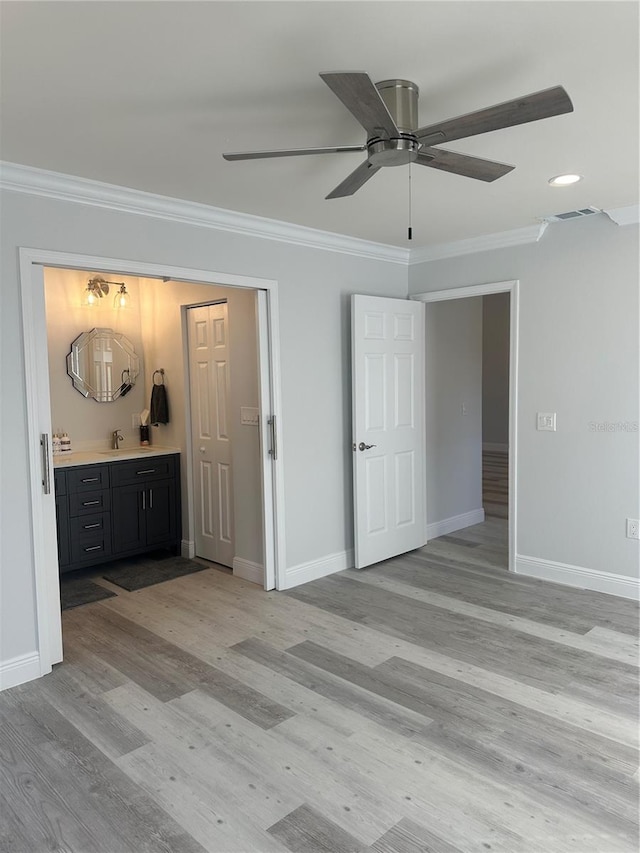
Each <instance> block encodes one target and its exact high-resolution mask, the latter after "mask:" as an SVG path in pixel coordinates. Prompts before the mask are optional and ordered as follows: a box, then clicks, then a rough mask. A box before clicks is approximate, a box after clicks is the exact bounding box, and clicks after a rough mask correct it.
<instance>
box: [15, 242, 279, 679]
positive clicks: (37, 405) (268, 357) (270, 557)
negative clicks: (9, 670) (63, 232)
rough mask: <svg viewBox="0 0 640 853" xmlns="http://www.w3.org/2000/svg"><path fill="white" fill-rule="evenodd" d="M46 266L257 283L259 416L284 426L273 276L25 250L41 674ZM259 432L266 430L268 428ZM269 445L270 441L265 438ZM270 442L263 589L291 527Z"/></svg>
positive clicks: (48, 511)
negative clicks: (286, 521) (287, 527)
mask: <svg viewBox="0 0 640 853" xmlns="http://www.w3.org/2000/svg"><path fill="white" fill-rule="evenodd" d="M44 267H59V268H62V269H79V270H91V271H92V272H104V273H120V274H122V275H133V276H136V275H138V276H142V277H147V278H163V277H168V278H173V279H178V280H180V281H186V282H192V283H194V284H202V285H209V284H213V285H218V286H225V285H226V286H230V287H243V288H251V289H253V290H257V291H258V352H259V372H260V414H261V419H262V418H263V417H264V418H266V417H271V416H275V417H276V420H277V423H278V425H280V424H281V422H282V420H281V413H282V408H281V406H282V403H281V399H282V398H281V390H280V337H279V311H278V282H277V281H275V280H272V279H263V278H256V277H253V276H245V275H231V274H229V273H223V272H215V271H212V270H198V269H189V268H187V267H175V266H169V265H166V264H158V263H145V262H140V261H132V260H121V259H116V258H104V257H98V256H93V255H80V254H76V253H70V252H55V251H50V250H48V249H31V248H20V249H19V273H20V290H21V299H22V333H23V352H24V362H25V384H26V395H27V446H28V453H29V487H30V497H31V523H32V543H31V544H32V548H33V564H34V588H35V599H36V624H37V634H38V654H39V660H40V674H41V675H46V674H47V673H48V672H51V667H52V665H53V664H54V663H58V662H59V661H61V660H62V622H61V614H60V576H59V570H58V556H57V548H56V527H55V495H54V488H53V460H52V457H51V453H49V454H48V459H47V462H46V468H47V470H46V473H47V474H48V476H49V481H50V483H51V490H50V494H47V495H45V494H44V491H43V478H44V474H45V471H44V465H43V457H42V452H41V447H40V438H41V435H42V434H46V435H47V436H49V438H50V436H51V402H50V389H49V370H48V345H47V326H46V311H45V297H44ZM261 432H265V430H262V431H261ZM263 444H264V445H267V444H268V442H267V441H264V442H263ZM270 449H271V448H270V447H267V446H264V447H263V452H262V454H261V458H262V472H263V498H264V500H263V504H264V508H263V512H264V536H265V542H264V572H265V587H266V588H273V587H274V586H275V588H276V589H284V588H285V587H286V583H285V567H286V560H285V527H284V476H283V465H282V455H283V453H282V445H280V447H278V463H277V464H274V462H273V459H272V456H271V455H270V453H269V450H270Z"/></svg>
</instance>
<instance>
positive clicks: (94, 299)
mask: <svg viewBox="0 0 640 853" xmlns="http://www.w3.org/2000/svg"><path fill="white" fill-rule="evenodd" d="M108 293H109V282H107V281H105V280H104V279H103V278H100V276H98V275H97V276H95V277H94V278H90V279H89V281H88V282H87V289H86V290H85V292H84V298H85V302H86V304H87V305H97V304H98V302H99V300H100V299H102V298H103V297H105V296H107V295H108Z"/></svg>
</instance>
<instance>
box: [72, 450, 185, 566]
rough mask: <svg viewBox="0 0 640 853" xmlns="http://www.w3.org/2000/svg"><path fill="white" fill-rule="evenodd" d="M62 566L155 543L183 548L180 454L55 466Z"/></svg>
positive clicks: (93, 562)
mask: <svg viewBox="0 0 640 853" xmlns="http://www.w3.org/2000/svg"><path fill="white" fill-rule="evenodd" d="M55 475H56V509H57V519H58V561H59V565H60V571H61V572H68V571H73V570H74V569H78V568H82V567H83V566H91V565H96V564H98V563H102V562H105V561H107V560H111V559H114V558H116V557H127V556H133V555H135V554H141V553H144V552H145V551H149V550H152V549H155V548H171V549H175V550H176V552H177V553H179V550H180V538H181V524H180V457H179V456H178V455H177V454H176V455H171V456H169V455H166V456H145V457H143V458H142V459H135V460H127V461H126V462H125V461H122V462H111V463H108V464H105V465H83V466H78V467H77V468H69V469H67V470H65V471H62V470H60V471H56V472H55Z"/></svg>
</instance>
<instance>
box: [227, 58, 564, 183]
mask: <svg viewBox="0 0 640 853" xmlns="http://www.w3.org/2000/svg"><path fill="white" fill-rule="evenodd" d="M320 77H322V79H323V80H324V82H325V83H326V84H327V86H329V88H330V89H331V90H332V91H333V92H334V94H336V95H337V96H338V97H339V98H340V100H341V101H342V103H343V104H344V105H345V107H346V108H347V109H348V110H349V111H350V112H351V113H352V114H353V115H354V116H355V118H356V119H357V120H358V121H359V122H360V124H361V125H362V126H363V127H364V129H365V130H366V131H367V141H366V143H365V144H364V145H338V146H335V147H330V148H288V149H283V150H279V151H246V152H237V153H233V154H223V155H222V156H223V157H224V159H225V160H258V159H262V158H267V157H297V156H300V155H303V154H340V153H342V152H344V151H366V152H367V159H366V160H365V161H364V162H363V163H361V164H360V165H359V166H358V168H357V169H355V171H353V172H352V173H351V174H350V175H349V176H348V177H347V178H345V180H344V181H342V183H340V184H338V186H337V187H336V188H335V189H334V190H332V192H330V193H329V195H328V196H326V197H327V198H342V197H344V196H348V195H353V193H355V192H356V190H359V189H360V187H361V186H363V184H365V183H366V181H368V180H369V178H372V177H373V175H375V173H376V172H377V171H378V170H379V169H380V168H382V167H383V166H401V165H403V164H405V163H412V162H413V163H418V165H420V166H429V167H430V168H432V169H440V170H442V171H444V172H453V173H454V174H456V175H463V176H464V177H467V178H476V179H477V180H479V181H495V180H496V179H497V178H501V177H502V176H503V175H506V174H507V173H508V172H511V171H512V170H513V169H514V168H515V166H508V165H507V164H505V163H494V162H493V161H492V160H483V159H481V158H480V157H471V156H469V155H468V154H459V153H457V152H455V151H448V150H446V149H443V148H434V147H433V146H435V145H440V144H442V143H445V142H451V141H452V140H454V139H465V138H466V137H467V136H475V135H476V134H479V133H488V132H489V131H491V130H499V129H500V128H503V127H513V126H514V125H517V124H526V123H527V122H530V121H538V119H542V118H549V117H550V116H555V115H562V114H563V113H570V112H572V111H573V104H572V103H571V99H570V98H569V96H568V95H567V93H566V92H565V90H564V89H563V88H562V86H554V87H552V88H551V89H543V90H542V91H540V92H534V93H533V94H531V95H525V96H524V97H522V98H515V99H514V100H512V101H505V102H504V103H503V104H496V105H495V106H493V107H487V108H486V109H483V110H477V111H475V112H472V113H467V114H466V115H462V116H458V118H452V119H448V120H447V121H441V122H438V123H437V124H432V125H427V126H426V127H418V94H419V89H418V87H417V86H416V84H415V83H411V82H410V81H409V80H382V81H381V82H380V83H376V84H374V83H373V82H372V80H371V78H370V77H369V75H368V74H365V73H364V72H360V71H345V72H342V71H334V72H329V73H325V74H320Z"/></svg>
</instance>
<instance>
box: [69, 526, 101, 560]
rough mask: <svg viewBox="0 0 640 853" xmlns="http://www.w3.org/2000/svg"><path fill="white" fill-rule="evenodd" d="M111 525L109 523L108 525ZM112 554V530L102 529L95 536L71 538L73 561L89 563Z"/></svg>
mask: <svg viewBox="0 0 640 853" xmlns="http://www.w3.org/2000/svg"><path fill="white" fill-rule="evenodd" d="M107 526H109V525H107ZM110 554H111V531H110V530H101V531H99V532H97V533H96V534H94V535H93V536H80V537H79V538H78V539H76V538H75V537H72V539H71V562H72V563H88V562H91V561H94V560H95V561H97V562H100V560H101V559H102V558H103V557H109V556H110Z"/></svg>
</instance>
